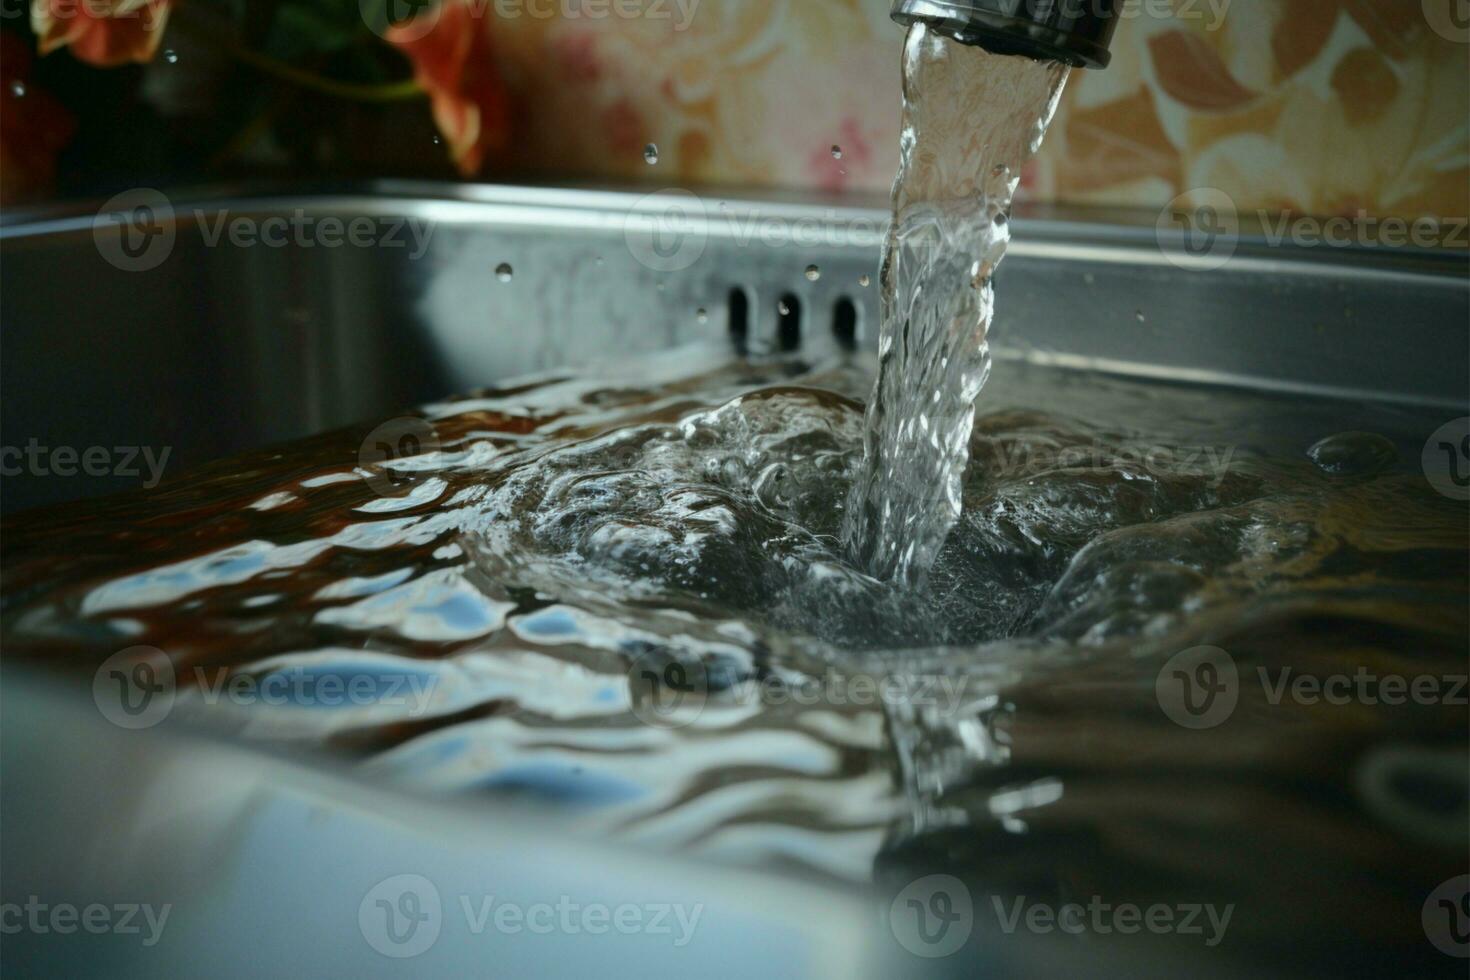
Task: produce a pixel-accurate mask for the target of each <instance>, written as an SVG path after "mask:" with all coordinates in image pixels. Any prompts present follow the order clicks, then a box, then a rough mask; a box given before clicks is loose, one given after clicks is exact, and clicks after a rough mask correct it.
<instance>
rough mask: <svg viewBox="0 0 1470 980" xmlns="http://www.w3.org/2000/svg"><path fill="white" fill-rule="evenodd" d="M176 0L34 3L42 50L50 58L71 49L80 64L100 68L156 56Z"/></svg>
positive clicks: (33, 15)
mask: <svg viewBox="0 0 1470 980" xmlns="http://www.w3.org/2000/svg"><path fill="white" fill-rule="evenodd" d="M171 2H172V0H31V27H32V28H33V29H34V30H35V32H36V38H37V48H38V49H39V50H40V52H41V53H42V54H50V53H51V52H52V51H55V50H56V49H57V48H61V47H66V46H68V45H69V46H70V47H71V53H72V54H73V55H75V56H76V57H77V59H78V60H80V61H85V62H87V63H88V64H90V65H97V66H98V67H99V68H111V67H113V66H116V65H125V64H127V63H128V62H130V61H139V62H145V61H149V60H151V59H152V58H153V53H154V52H155V51H157V50H158V42H159V41H161V40H163V28H164V25H166V24H167V23H168V11H169V5H170V3H171Z"/></svg>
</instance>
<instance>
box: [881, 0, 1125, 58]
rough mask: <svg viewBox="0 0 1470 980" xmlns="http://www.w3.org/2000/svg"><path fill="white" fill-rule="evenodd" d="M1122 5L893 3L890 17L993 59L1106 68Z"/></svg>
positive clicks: (972, 0) (1064, 0)
mask: <svg viewBox="0 0 1470 980" xmlns="http://www.w3.org/2000/svg"><path fill="white" fill-rule="evenodd" d="M1122 5H1123V0H894V4H893V12H892V17H893V19H894V20H896V21H898V22H899V23H900V24H903V25H904V26H905V27H908V26H910V25H912V24H914V23H915V22H916V21H922V22H924V23H926V24H928V25H930V26H931V27H933V28H934V29H935V30H937V31H939V32H940V33H941V34H945V35H947V36H949V37H952V38H954V39H955V40H956V41H959V42H960V43H961V44H972V45H976V46H978V47H982V48H985V49H986V50H987V51H992V52H994V53H996V54H1020V55H1026V56H1028V57H1031V58H1037V59H1040V60H1043V61H1060V62H1063V63H1064V64H1068V65H1071V66H1072V67H1074V68H1106V67H1107V65H1108V62H1109V61H1110V60H1111V59H1112V55H1111V54H1110V53H1109V52H1108V43H1109V42H1110V41H1111V40H1112V39H1113V30H1114V29H1115V28H1116V27H1117V26H1118V8H1119V7H1121V6H1122Z"/></svg>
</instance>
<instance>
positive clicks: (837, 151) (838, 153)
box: [832, 143, 842, 160]
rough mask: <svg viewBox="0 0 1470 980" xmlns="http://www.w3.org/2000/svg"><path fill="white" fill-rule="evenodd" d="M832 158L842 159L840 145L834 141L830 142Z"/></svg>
mask: <svg viewBox="0 0 1470 980" xmlns="http://www.w3.org/2000/svg"><path fill="white" fill-rule="evenodd" d="M832 159H834V160H841V159H842V147H840V146H838V145H837V144H836V143H833V144H832Z"/></svg>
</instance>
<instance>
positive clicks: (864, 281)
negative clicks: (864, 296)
mask: <svg viewBox="0 0 1470 980" xmlns="http://www.w3.org/2000/svg"><path fill="white" fill-rule="evenodd" d="M872 282H873V280H872V279H871V278H870V277H869V276H868V274H867V273H866V272H864V273H863V274H862V275H860V276H858V285H859V286H862V287H863V288H864V289H866V288H867V287H868V286H870V285H872Z"/></svg>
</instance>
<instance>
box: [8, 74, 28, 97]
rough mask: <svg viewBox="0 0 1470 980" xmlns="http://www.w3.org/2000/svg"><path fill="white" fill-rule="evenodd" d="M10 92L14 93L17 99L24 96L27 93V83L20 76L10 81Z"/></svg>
mask: <svg viewBox="0 0 1470 980" xmlns="http://www.w3.org/2000/svg"><path fill="white" fill-rule="evenodd" d="M10 94H11V95H13V96H15V97H16V98H17V99H18V98H20V97H22V96H23V95H25V94H26V83H25V82H23V81H21V80H20V79H18V78H17V79H16V80H15V81H13V82H11V83H10Z"/></svg>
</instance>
